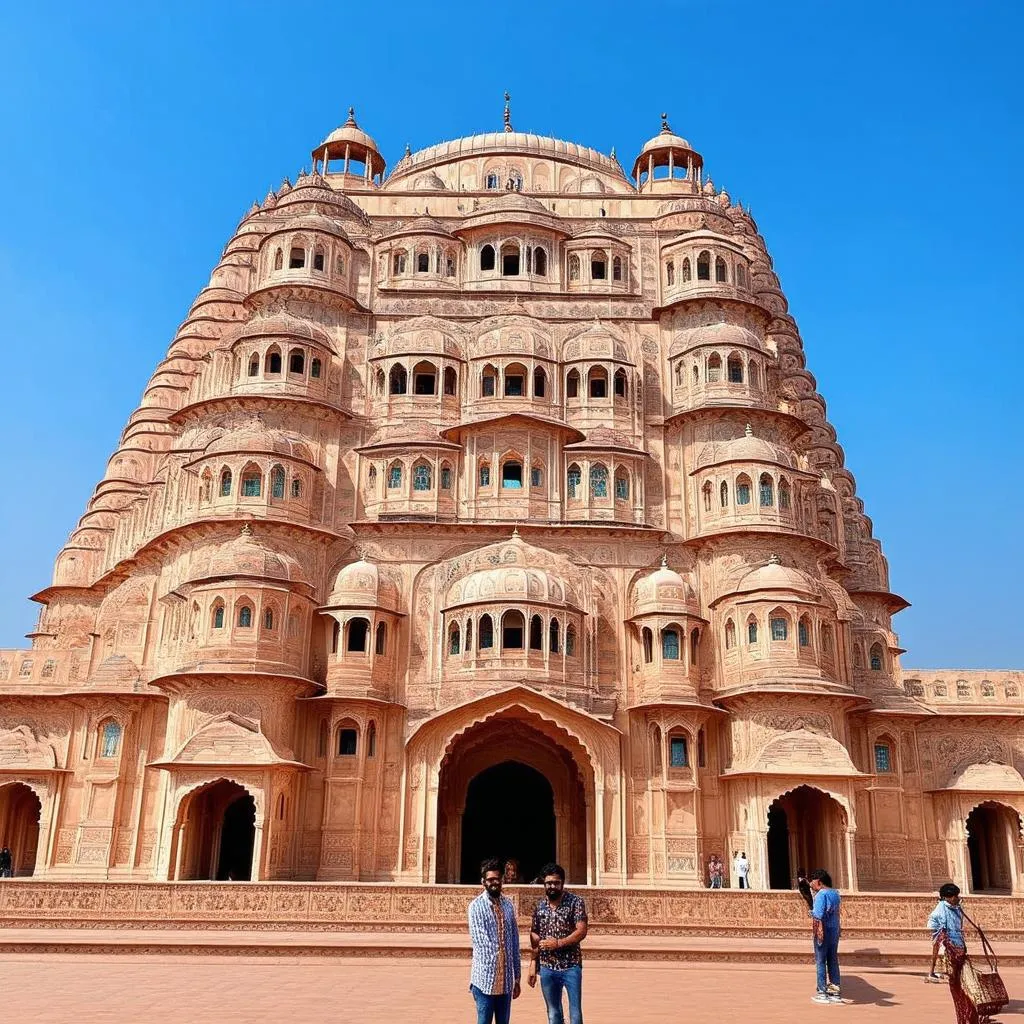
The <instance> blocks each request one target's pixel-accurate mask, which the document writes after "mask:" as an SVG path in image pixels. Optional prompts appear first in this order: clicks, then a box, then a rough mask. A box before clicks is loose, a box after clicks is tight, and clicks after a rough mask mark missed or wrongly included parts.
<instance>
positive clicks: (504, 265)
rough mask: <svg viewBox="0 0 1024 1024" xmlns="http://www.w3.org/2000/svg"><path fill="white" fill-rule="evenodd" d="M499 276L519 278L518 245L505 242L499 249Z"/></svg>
mask: <svg viewBox="0 0 1024 1024" xmlns="http://www.w3.org/2000/svg"><path fill="white" fill-rule="evenodd" d="M501 276H502V277H518V276H519V243H518V242H506V243H505V244H504V245H503V246H502V247H501Z"/></svg>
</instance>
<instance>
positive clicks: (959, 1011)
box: [928, 882, 978, 1024]
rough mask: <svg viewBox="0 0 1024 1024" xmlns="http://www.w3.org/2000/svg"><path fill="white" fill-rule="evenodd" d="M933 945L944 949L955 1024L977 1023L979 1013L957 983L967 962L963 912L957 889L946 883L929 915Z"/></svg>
mask: <svg viewBox="0 0 1024 1024" xmlns="http://www.w3.org/2000/svg"><path fill="white" fill-rule="evenodd" d="M928 927H929V928H930V929H931V932H932V942H933V943H935V944H936V945H938V944H939V943H940V942H941V943H942V944H943V945H944V946H945V947H946V957H947V958H948V960H949V994H950V995H951V996H952V997H953V1009H954V1010H956V1024H978V1011H977V1010H976V1009H975V1008H974V1005H973V1004H972V1003H971V1000H970V999H969V998H968V996H967V993H966V992H964V989H963V985H962V984H961V982H960V975H961V973H962V972H963V969H964V961H965V960H966V959H967V943H966V942H964V912H963V911H962V910H961V909H960V887H959V886H957V885H954V884H953V883H952V882H947V883H946V884H945V885H944V886H943V887H942V888H941V889H939V902H938V904H937V905H936V907H935V909H934V910H933V911H932V912H931V914H929V915H928Z"/></svg>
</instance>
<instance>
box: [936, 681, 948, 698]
mask: <svg viewBox="0 0 1024 1024" xmlns="http://www.w3.org/2000/svg"><path fill="white" fill-rule="evenodd" d="M933 692H934V693H935V696H936V697H945V696H947V695H948V694H947V692H946V684H945V683H941V682H940V683H936V684H935V687H934V690H933Z"/></svg>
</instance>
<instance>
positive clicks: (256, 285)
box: [0, 111, 1024, 892]
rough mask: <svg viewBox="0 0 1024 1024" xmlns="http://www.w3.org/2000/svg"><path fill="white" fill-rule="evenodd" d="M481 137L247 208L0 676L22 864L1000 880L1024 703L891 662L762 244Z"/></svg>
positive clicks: (284, 192)
mask: <svg viewBox="0 0 1024 1024" xmlns="http://www.w3.org/2000/svg"><path fill="white" fill-rule="evenodd" d="M505 128H506V130H505V131H502V132H497V133H490V134H484V135H475V136H471V137H468V138H463V139H458V140H455V141H453V142H447V143H443V144H441V145H436V146H432V147H430V148H428V149H425V150H422V151H420V152H417V153H410V152H408V151H407V152H406V154H405V155H404V156H403V157H402V159H401V160H400V161H399V162H398V163H397V164H396V165H395V166H394V167H393V168H392V169H391V170H390V172H386V166H385V161H384V158H383V157H382V155H381V154H380V152H379V150H378V148H377V146H376V144H375V143H374V141H373V139H372V138H371V137H370V136H369V135H367V134H366V133H365V132H364V131H363V130H362V129H361V128H359V127H358V126H357V124H356V121H355V118H354V117H353V116H351V115H350V117H349V119H348V121H346V122H345V124H344V125H343V126H342V127H340V128H338V129H337V130H336V131H334V132H333V133H331V134H330V135H329V136H328V137H327V139H326V140H325V141H324V142H323V143H321V144H319V145H317V146H316V147H315V149H313V151H312V154H311V156H312V171H311V172H310V173H305V172H304V173H302V174H300V176H299V177H298V179H297V180H296V181H295V182H294V183H292V182H289V181H288V180H285V181H284V183H283V184H282V185H281V186H280V188H278V189H277V190H276V191H272V192H270V193H269V194H268V195H267V197H266V199H265V200H264V201H263V202H262V203H257V204H255V205H254V206H253V207H252V209H251V210H250V211H249V212H248V213H247V214H246V215H245V217H244V218H243V219H242V222H241V223H240V224H239V226H238V229H237V230H236V232H235V233H234V235H233V236H232V237H231V239H230V240H229V241H228V244H227V246H226V248H225V249H224V253H223V256H222V258H221V259H220V261H219V262H218V264H217V266H216V267H215V268H214V270H213V273H212V276H211V279H210V283H209V285H208V286H207V287H206V288H204V289H203V291H202V292H201V293H200V294H199V296H198V298H197V299H196V301H195V302H194V304H193V305H192V307H191V309H190V311H189V314H188V316H187V318H186V319H185V321H184V323H183V324H182V325H181V327H180V328H179V329H178V331H177V333H176V334H175V336H174V339H173V341H172V342H171V345H170V348H169V350H168V352H167V355H166V357H165V358H164V359H163V360H162V361H161V362H160V364H159V365H158V366H157V368H156V371H155V372H154V374H153V376H152V378H151V380H150V381H149V383H148V385H147V387H146V389H145V392H144V394H143V397H142V400H141V403H140V405H139V407H138V409H137V410H136V411H135V412H134V413H133V414H132V416H131V417H130V419H129V421H128V424H127V426H126V427H125V430H124V433H123V435H122V437H121V441H120V444H119V445H118V448H117V450H116V451H115V452H114V454H113V455H112V456H111V458H110V461H109V463H108V465H107V468H106V472H105V473H104V475H103V478H102V480H101V481H100V482H99V484H98V485H97V487H96V490H95V493H94V495H93V497H92V498H91V500H90V501H89V503H88V507H87V509H86V512H85V514H84V515H83V516H82V518H81V520H80V522H79V524H78V526H77V527H76V529H75V530H74V532H73V533H72V535H71V537H70V539H69V540H68V542H67V544H66V545H65V547H64V548H63V549H62V550H61V552H60V553H59V555H58V556H57V559H56V565H55V569H54V574H53V581H52V584H51V585H50V586H48V587H46V588H45V589H44V590H42V591H41V592H40V593H38V594H37V595H35V600H36V601H38V602H39V603H40V604H41V605H42V611H41V614H40V618H39V623H38V627H37V629H36V631H35V632H34V633H33V634H31V637H30V638H31V647H30V648H29V649H27V650H19V651H4V652H0V844H4V843H6V844H7V845H9V846H10V847H11V848H12V851H13V854H14V861H15V868H16V872H17V873H18V874H21V875H28V874H34V875H35V876H36V877H38V878H44V879H89V878H109V879H124V880H179V879H181V880H183V879H210V878H227V877H233V878H236V879H247V878H251V879H260V880H273V879H305V880H359V881H395V882H403V883H409V882H420V883H432V882H456V881H460V880H466V881H469V880H474V879H475V877H476V865H477V864H478V862H479V860H480V858H481V857H482V856H485V855H497V856H501V857H514V858H516V859H517V860H518V861H519V862H520V866H521V872H522V874H523V876H524V877H527V878H528V877H530V876H532V874H533V873H535V872H536V870H537V868H538V867H539V865H540V864H541V863H543V862H544V861H546V860H549V859H552V858H555V859H558V860H560V861H561V862H562V863H564V864H565V865H566V867H567V869H568V870H569V872H570V880H571V881H573V882H575V883H590V884H594V885H605V886H608V885H658V886H663V887H664V886H680V887H696V886H699V885H701V884H703V881H704V879H705V867H704V866H705V865H706V862H707V859H708V857H709V855H710V854H712V853H719V854H721V855H723V857H725V859H726V860H727V861H729V860H731V854H732V851H734V850H745V851H746V853H747V855H748V857H749V858H750V860H751V863H752V879H753V881H754V884H755V886H757V887H769V886H770V887H773V888H788V887H789V886H791V884H792V882H793V877H794V875H795V872H796V870H797V867H798V866H804V867H807V868H808V869H810V868H813V867H815V866H827V867H828V868H830V869H831V870H832V872H833V874H834V876H835V877H836V878H837V880H838V883H839V884H840V885H841V886H843V887H844V888H847V889H856V888H860V889H886V890H891V889H900V890H907V889H924V888H928V887H933V886H935V885H936V884H937V883H939V882H941V881H944V880H947V879H949V878H953V879H955V880H957V881H958V882H959V883H960V884H961V885H963V886H965V888H967V889H969V890H972V891H978V890H987V891H996V892H998V891H1005V892H1010V891H1013V892H1019V891H1022V890H1024V875H1022V860H1021V849H1022V840H1021V819H1020V813H1021V812H1024V778H1022V776H1021V770H1022V768H1024V728H1022V725H1021V722H1022V718H1021V715H1022V711H1024V698H1022V696H1021V685H1022V676H1021V673H1019V672H998V673H996V672H991V673H979V672H958V671H952V670H935V671H927V672H923V671H917V672H911V671H909V670H906V669H902V668H901V666H900V655H901V653H902V652H901V650H900V646H899V640H898V638H897V636H896V634H895V633H894V632H893V629H892V621H891V620H892V616H893V614H894V613H895V612H898V611H899V610H900V609H901V608H903V607H905V605H906V602H905V601H904V600H903V599H902V598H900V597H899V596H897V595H896V594H894V593H892V591H891V590H890V587H889V578H888V568H887V564H886V560H885V558H884V556H883V554H882V550H881V546H880V544H879V542H878V540H877V539H876V538H875V537H874V536H873V534H872V527H871V521H870V519H869V518H868V517H867V515H866V514H865V512H864V508H863V505H862V502H861V501H860V499H859V498H858V497H857V492H856V484H855V481H854V478H853V475H852V474H851V472H850V471H849V470H848V469H847V468H846V466H845V465H844V458H843V451H842V448H841V447H840V446H839V444H838V443H837V439H836V432H835V430H834V428H833V427H832V426H831V425H830V424H829V422H828V419H827V416H826V410H825V402H824V400H823V399H822V397H821V396H820V395H819V394H818V392H817V386H816V382H815V379H814V377H813V376H812V374H811V373H810V371H809V370H808V369H807V367H806V365H805V359H804V352H803V347H802V344H801V340H800V335H799V333H798V330H797V326H796V323H795V321H794V319H793V317H792V316H790V314H789V313H788V311H787V303H786V299H785V297H784V295H783V293H782V290H781V287H780V285H779V281H778V278H777V277H776V275H775V274H774V273H773V272H772V262H771V257H770V256H769V254H768V251H767V248H766V245H765V242H764V239H762V237H761V236H760V235H759V233H758V229H757V226H756V224H755V223H754V221H753V219H752V218H751V216H750V214H749V213H748V212H747V211H746V210H744V209H743V208H742V206H740V205H738V204H737V203H735V202H734V201H733V200H732V199H730V197H729V195H728V194H727V193H726V192H724V191H722V190H720V189H719V188H717V187H716V186H715V185H714V184H713V183H712V181H711V179H710V178H709V177H708V176H707V175H706V173H705V172H704V169H703V161H702V158H701V156H700V154H699V153H698V152H697V151H696V150H695V149H694V148H693V146H691V145H690V143H689V142H687V141H686V140H685V139H683V138H681V137H680V136H678V135H676V134H674V133H673V132H672V131H671V129H670V128H669V126H668V124H667V122H666V123H663V125H662V130H661V132H660V133H659V134H657V135H656V136H655V137H654V138H652V139H651V140H650V141H649V142H648V143H646V145H644V147H643V149H642V150H641V152H640V153H639V155H638V156H637V157H636V159H635V161H634V162H633V164H632V166H631V170H630V173H628V174H627V173H626V172H625V170H624V169H623V167H622V166H621V165H620V164H619V162H618V161H617V160H616V158H615V155H614V152H613V153H612V155H606V154H603V153H600V152H597V151H596V150H593V149H588V148H586V147H584V146H580V145H576V144H574V143H570V142H564V141H560V140H558V139H553V138H545V137H540V136H536V135H530V134H524V133H520V132H516V131H513V130H512V128H511V124H510V121H509V117H508V113H507V111H506V121H505Z"/></svg>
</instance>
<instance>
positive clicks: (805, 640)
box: [796, 615, 811, 647]
mask: <svg viewBox="0 0 1024 1024" xmlns="http://www.w3.org/2000/svg"><path fill="white" fill-rule="evenodd" d="M796 635H797V642H798V643H799V644H800V646H801V647H810V646H811V620H810V619H809V618H807V616H806V615H801V616H800V621H799V622H798V623H797V624H796Z"/></svg>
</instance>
